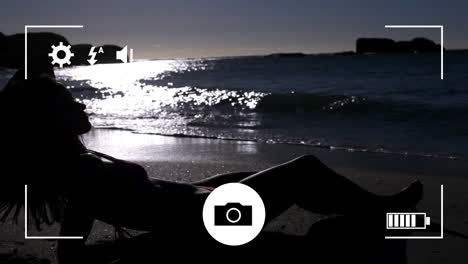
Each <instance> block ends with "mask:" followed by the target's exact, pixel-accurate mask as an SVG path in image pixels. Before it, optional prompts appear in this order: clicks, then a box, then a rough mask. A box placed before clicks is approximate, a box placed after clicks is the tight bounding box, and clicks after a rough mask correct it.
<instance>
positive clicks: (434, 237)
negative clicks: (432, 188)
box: [385, 184, 444, 239]
mask: <svg viewBox="0 0 468 264" xmlns="http://www.w3.org/2000/svg"><path fill="white" fill-rule="evenodd" d="M387 220H388V218H387ZM443 238H444V185H443V184H441V185H440V236H385V239H443Z"/></svg>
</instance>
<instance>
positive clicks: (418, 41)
mask: <svg viewBox="0 0 468 264" xmlns="http://www.w3.org/2000/svg"><path fill="white" fill-rule="evenodd" d="M438 51H440V45H438V44H436V43H435V42H434V41H432V40H429V39H426V38H415V39H413V40H411V41H394V40H393V39H387V38H359V39H358V40H357V41H356V53H358V54H366V53H423V52H438Z"/></svg>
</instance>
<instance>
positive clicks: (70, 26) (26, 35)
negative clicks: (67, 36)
mask: <svg viewBox="0 0 468 264" xmlns="http://www.w3.org/2000/svg"><path fill="white" fill-rule="evenodd" d="M30 28H83V25H25V26H24V79H25V80H27V79H28V29H30Z"/></svg>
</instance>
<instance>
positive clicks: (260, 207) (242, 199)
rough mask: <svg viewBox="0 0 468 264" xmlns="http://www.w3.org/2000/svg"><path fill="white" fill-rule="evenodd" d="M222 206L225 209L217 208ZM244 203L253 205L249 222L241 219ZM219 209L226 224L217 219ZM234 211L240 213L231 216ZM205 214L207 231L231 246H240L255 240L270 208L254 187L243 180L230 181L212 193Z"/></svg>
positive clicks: (203, 216) (204, 220) (214, 237)
mask: <svg viewBox="0 0 468 264" xmlns="http://www.w3.org/2000/svg"><path fill="white" fill-rule="evenodd" d="M229 205H230V206H229ZM218 206H220V207H224V208H225V211H224V210H221V211H219V210H218V211H217V210H216V208H218ZM236 206H238V207H236ZM244 207H249V208H250V209H249V210H250V212H251V213H249V214H248V215H250V216H249V217H251V219H250V218H249V219H250V220H249V223H248V224H241V223H240V221H242V219H243V218H242V217H243V216H242V212H243V209H242V208H244ZM218 209H219V208H218ZM216 212H218V213H219V214H220V213H222V216H223V219H224V220H225V221H226V223H225V224H224V223H222V224H221V223H218V224H216V223H215V222H216V219H217V216H218V217H219V216H221V215H218V214H216ZM232 212H237V214H238V216H237V217H233V216H229V214H230V213H232ZM202 218H203V224H204V226H205V228H206V231H207V233H208V234H209V235H210V236H211V237H212V238H213V239H214V240H216V241H218V242H219V243H221V244H224V245H227V246H240V245H244V244H247V243H249V242H251V241H252V240H254V239H255V238H256V237H257V236H258V235H259V234H260V233H261V231H262V230H263V227H264V225H265V219H266V211H265V205H264V203H263V200H262V198H261V197H260V195H259V194H258V193H257V192H256V191H255V190H254V189H253V188H252V187H250V186H248V185H245V184H242V183H226V184H223V185H221V186H219V187H217V188H216V189H214V190H213V191H212V192H211V193H210V194H209V195H208V197H207V198H206V200H205V203H204V205H203V210H202ZM228 222H229V223H228Z"/></svg>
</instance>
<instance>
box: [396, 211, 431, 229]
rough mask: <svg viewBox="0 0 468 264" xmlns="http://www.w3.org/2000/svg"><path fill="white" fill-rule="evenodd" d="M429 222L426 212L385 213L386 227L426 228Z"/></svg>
mask: <svg viewBox="0 0 468 264" xmlns="http://www.w3.org/2000/svg"><path fill="white" fill-rule="evenodd" d="M430 224H431V218H430V217H428V216H426V213H387V229H426V227H427V226H428V225H430Z"/></svg>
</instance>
